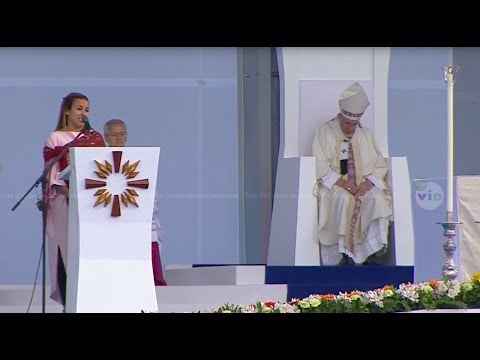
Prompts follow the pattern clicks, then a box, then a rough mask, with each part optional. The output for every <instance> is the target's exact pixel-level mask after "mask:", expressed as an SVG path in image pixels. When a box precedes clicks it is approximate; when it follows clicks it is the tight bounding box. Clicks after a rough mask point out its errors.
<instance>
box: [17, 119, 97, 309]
mask: <svg viewBox="0 0 480 360" xmlns="http://www.w3.org/2000/svg"><path fill="white" fill-rule="evenodd" d="M87 130H88V129H87V127H86V126H84V127H83V129H82V130H80V132H79V133H78V135H77V136H75V138H74V139H73V140H72V141H70V142H69V143H68V144H66V145H65V146H64V148H63V149H62V151H61V152H60V154H58V155H57V156H55V157H54V158H53V159H52V160H51V161H50V163H49V164H48V165H47V166H45V168H44V169H43V172H42V175H40V176H39V178H38V179H37V180H35V182H34V183H33V185H32V186H31V187H30V189H28V190H27V192H26V193H25V195H23V196H22V198H21V199H20V200H18V202H17V203H16V204H15V206H14V207H13V208H12V211H15V209H16V208H17V207H19V206H20V204H21V203H22V201H23V200H24V199H25V198H26V197H27V196H28V194H30V192H31V191H32V190H33V188H35V187H37V186H38V185H40V183H41V184H42V198H41V199H40V200H39V201H37V207H38V210H40V211H41V212H42V264H43V266H42V280H43V283H42V313H46V283H47V276H46V273H47V262H46V259H47V252H46V244H47V208H48V207H47V200H46V195H47V176H48V174H50V170H52V168H53V166H54V165H55V164H56V163H57V162H59V161H60V159H61V158H62V157H63V156H64V155H65V154H66V153H67V152H68V150H69V149H70V148H71V147H72V146H73V144H74V143H75V141H76V140H77V139H78V138H79V137H80V136H81V135H82V134H84V133H85V132H86V131H87ZM65 255H66V254H65ZM34 291H35V290H34Z"/></svg>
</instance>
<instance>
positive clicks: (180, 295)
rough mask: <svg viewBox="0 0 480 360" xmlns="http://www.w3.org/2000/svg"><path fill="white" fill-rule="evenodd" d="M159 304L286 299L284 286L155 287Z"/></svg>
mask: <svg viewBox="0 0 480 360" xmlns="http://www.w3.org/2000/svg"><path fill="white" fill-rule="evenodd" d="M156 292H157V302H158V304H159V306H160V305H161V304H225V303H230V304H253V303H256V302H257V301H279V302H285V301H286V299H287V285H285V284H271V285H265V284H257V285H255V284H253V285H185V286H182V285H179V286H171V285H168V286H157V287H156Z"/></svg>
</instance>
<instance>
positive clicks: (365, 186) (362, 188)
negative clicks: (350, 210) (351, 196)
mask: <svg viewBox="0 0 480 360" xmlns="http://www.w3.org/2000/svg"><path fill="white" fill-rule="evenodd" d="M372 187H373V184H372V182H371V181H370V180H365V181H364V182H362V183H361V184H360V185H359V186H358V189H357V193H356V194H355V197H359V196H362V195H365V194H366V193H367V191H368V190H370V189H371V188H372Z"/></svg>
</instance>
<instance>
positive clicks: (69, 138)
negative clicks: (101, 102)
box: [43, 92, 105, 306]
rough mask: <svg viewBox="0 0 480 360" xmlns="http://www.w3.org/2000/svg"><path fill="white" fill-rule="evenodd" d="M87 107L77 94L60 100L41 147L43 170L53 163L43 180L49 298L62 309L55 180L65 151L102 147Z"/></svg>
mask: <svg viewBox="0 0 480 360" xmlns="http://www.w3.org/2000/svg"><path fill="white" fill-rule="evenodd" d="M89 111H90V105H89V100H88V98H87V97H86V96H85V95H83V94H80V93H75V92H74V93H70V94H68V95H67V96H65V97H64V98H63V99H62V103H61V105H60V113H59V115H58V121H57V126H56V128H55V130H54V131H53V132H52V133H51V134H50V135H49V136H48V138H47V140H46V142H45V146H44V148H43V157H44V161H45V167H47V166H50V165H52V164H53V166H52V168H51V170H50V173H49V175H48V176H47V179H46V186H45V194H44V199H45V201H46V204H47V207H46V211H47V214H46V232H47V237H48V246H47V249H48V256H49V268H50V283H51V287H50V297H51V298H52V299H53V300H55V301H56V302H58V303H60V304H62V305H63V306H65V298H66V284H67V272H66V269H67V263H66V261H67V236H68V194H69V191H68V181H64V180H60V179H59V178H58V174H59V172H61V171H62V170H63V169H65V168H66V167H67V166H68V165H69V163H70V160H69V156H68V149H69V148H70V147H72V146H85V147H95V146H105V142H104V141H103V137H102V135H101V134H100V133H99V132H97V131H95V130H93V129H92V128H91V127H90V124H89V123H88V114H89Z"/></svg>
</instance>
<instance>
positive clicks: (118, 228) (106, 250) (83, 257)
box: [66, 147, 160, 313]
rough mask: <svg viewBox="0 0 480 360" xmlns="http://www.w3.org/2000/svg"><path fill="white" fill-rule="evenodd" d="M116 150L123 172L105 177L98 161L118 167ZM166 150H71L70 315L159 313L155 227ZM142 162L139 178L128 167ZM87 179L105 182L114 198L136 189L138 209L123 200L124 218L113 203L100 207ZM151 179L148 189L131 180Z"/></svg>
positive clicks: (67, 305) (68, 299) (67, 304)
mask: <svg viewBox="0 0 480 360" xmlns="http://www.w3.org/2000/svg"><path fill="white" fill-rule="evenodd" d="M113 151H121V152H122V157H121V162H120V169H119V172H118V173H117V172H116V171H115V169H113V172H112V173H111V174H110V175H108V176H107V178H106V179H102V178H100V177H99V176H97V174H96V173H95V171H98V170H99V169H98V167H97V165H96V163H95V161H98V162H100V163H101V164H104V165H105V164H106V161H108V162H109V163H110V164H111V165H112V166H113V165H114V161H113ZM159 154H160V148H158V147H157V148H132V147H124V148H115V147H111V148H71V149H70V159H71V161H72V162H71V165H70V166H71V176H70V193H71V196H70V205H69V218H68V222H69V234H68V237H69V238H68V255H67V257H68V262H67V278H68V282H67V302H66V311H67V312H137V313H139V312H141V311H142V310H145V311H156V310H157V299H156V295H155V285H154V281H153V272H152V258H151V226H152V213H153V200H154V197H155V188H156V182H157V166H158V159H159ZM138 160H140V163H139V164H138V165H137V167H136V169H135V171H136V172H138V174H137V176H136V177H134V178H127V177H126V175H125V174H123V173H122V167H123V166H124V165H125V164H126V162H127V161H128V162H129V164H130V165H131V164H133V163H134V162H137V161H138ZM86 179H92V180H97V181H105V182H106V186H105V187H102V188H104V189H106V190H107V191H108V192H110V194H112V195H119V198H120V195H121V194H122V193H123V191H125V190H126V189H127V188H129V189H134V190H135V191H136V193H137V194H138V196H136V197H135V200H136V202H137V204H138V207H136V206H134V205H132V204H129V205H128V206H126V205H125V204H123V203H122V201H121V198H120V199H119V200H120V211H121V215H120V216H112V215H111V211H112V205H113V202H114V200H113V198H112V201H111V203H110V204H108V205H106V204H105V206H104V204H100V205H98V206H96V207H94V204H95V201H96V200H97V198H98V197H97V196H95V195H94V194H95V192H96V191H97V190H98V189H97V188H93V189H87V188H86V186H85V185H86V182H85V181H86ZM140 179H148V182H149V186H148V188H147V189H142V188H136V187H133V186H128V184H127V182H128V181H133V180H140Z"/></svg>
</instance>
